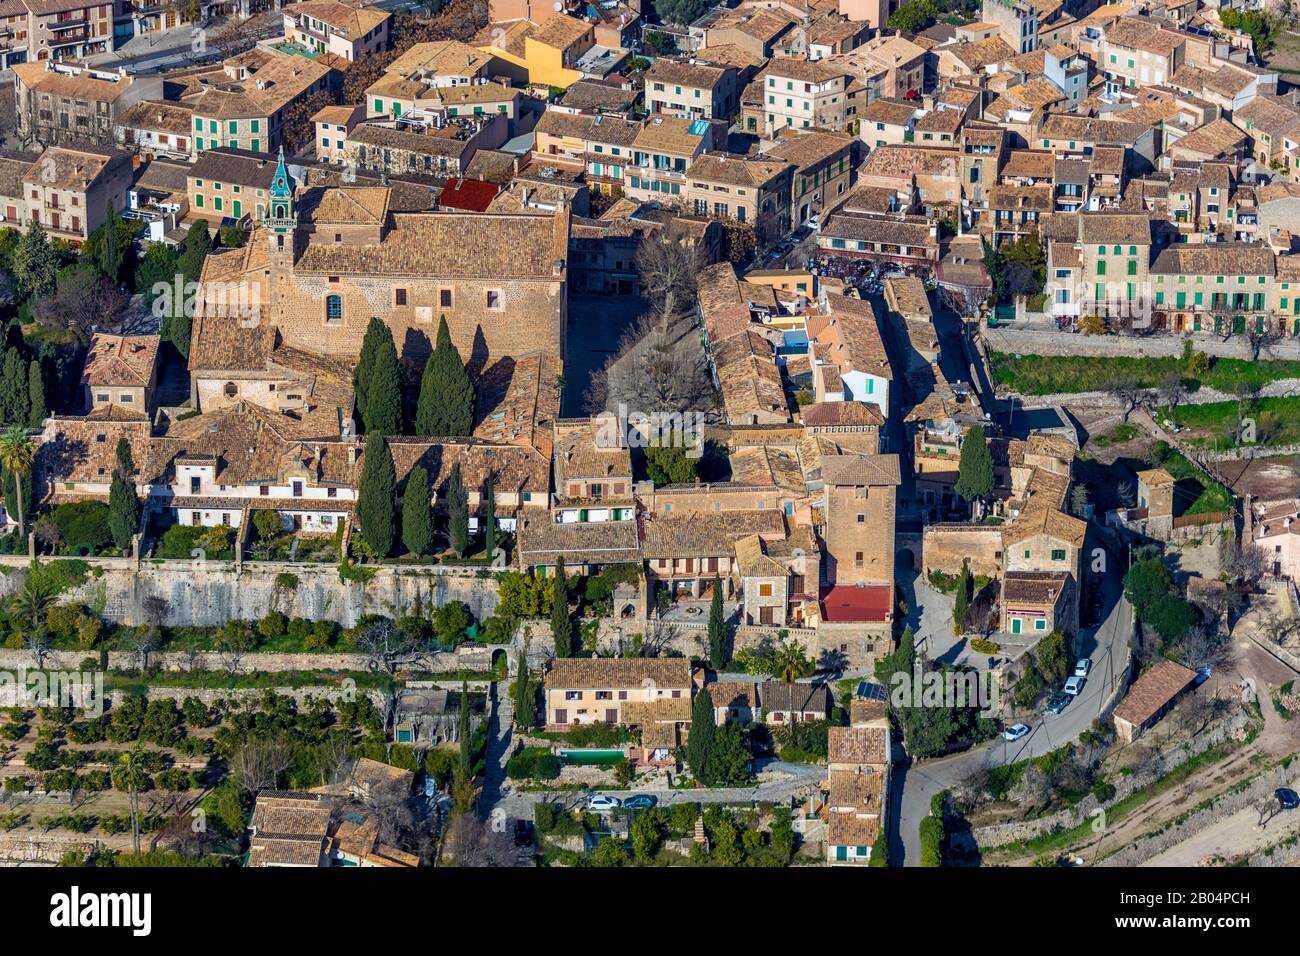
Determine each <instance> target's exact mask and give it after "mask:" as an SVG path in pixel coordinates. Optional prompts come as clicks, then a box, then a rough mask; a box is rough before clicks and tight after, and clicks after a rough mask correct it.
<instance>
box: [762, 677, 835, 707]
mask: <svg viewBox="0 0 1300 956" xmlns="http://www.w3.org/2000/svg"><path fill="white" fill-rule="evenodd" d="M758 702H759V704H760V705H761V706H762V708H763V711H764V713H767V714H770V713H772V712H773V711H781V712H783V713H787V714H788V713H790V712H791V711H793V712H795V713H798V712H800V711H804V712H806V711H814V712H816V713H819V714H822V715H825V714H828V713H830V705H831V697H830V690H829V689H828V688H827V687H826V685H825V684H805V683H794V684H787V683H785V682H784V681H779V680H765V681H763V682H762V683H761V684H759V685H758Z"/></svg>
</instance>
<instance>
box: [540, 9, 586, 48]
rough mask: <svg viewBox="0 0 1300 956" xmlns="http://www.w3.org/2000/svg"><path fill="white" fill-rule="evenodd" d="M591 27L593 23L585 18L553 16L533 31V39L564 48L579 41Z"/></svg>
mask: <svg viewBox="0 0 1300 956" xmlns="http://www.w3.org/2000/svg"><path fill="white" fill-rule="evenodd" d="M591 29H592V26H591V24H590V23H587V22H586V21H585V20H577V19H574V18H573V17H570V16H558V17H555V16H552V17H548V18H547V20H546V22H544V23H543V24H542V25H541V26H539V27H538V28H537V29H536V30H534V31H533V35H532V39H533V40H534V41H536V42H537V43H544V44H546V45H547V46H551V47H555V48H557V49H560V50H563V49H567V48H568V47H570V46H572V45H573V44H575V43H577V42H578V41H579V40H581V39H582V38H583V37H584V36H585V35H586V34H587V33H588V32H590V31H591Z"/></svg>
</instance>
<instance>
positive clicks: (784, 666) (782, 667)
mask: <svg viewBox="0 0 1300 956" xmlns="http://www.w3.org/2000/svg"><path fill="white" fill-rule="evenodd" d="M812 670H813V662H812V661H811V660H810V659H809V657H808V655H807V654H805V653H804V650H803V647H802V646H800V644H799V642H798V641H796V640H794V639H793V638H792V639H790V640H788V641H786V642H785V643H783V644H782V645H781V646H780V647H778V648H777V650H776V656H775V657H774V658H773V659H772V674H773V676H775V677H778V678H780V679H781V681H782V682H783V683H785V684H790V685H793V684H794V683H795V681H797V680H799V678H801V677H807V676H808V675H809V674H811V673H812Z"/></svg>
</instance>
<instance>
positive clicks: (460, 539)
mask: <svg viewBox="0 0 1300 956" xmlns="http://www.w3.org/2000/svg"><path fill="white" fill-rule="evenodd" d="M447 536H448V537H449V538H450V539H451V547H452V550H453V551H455V552H456V554H457V555H458V556H460V557H462V558H463V557H464V556H465V552H466V551H468V550H469V494H468V493H467V492H466V491H465V482H464V481H463V480H461V477H460V462H456V464H454V465H452V466H451V477H450V478H448V479H447Z"/></svg>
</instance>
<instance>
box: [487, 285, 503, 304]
mask: <svg viewBox="0 0 1300 956" xmlns="http://www.w3.org/2000/svg"><path fill="white" fill-rule="evenodd" d="M487 307H488V308H489V309H499V308H501V290H500V289H488V290H487Z"/></svg>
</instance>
